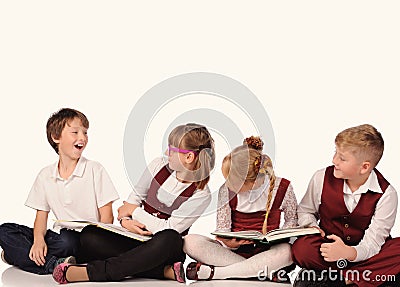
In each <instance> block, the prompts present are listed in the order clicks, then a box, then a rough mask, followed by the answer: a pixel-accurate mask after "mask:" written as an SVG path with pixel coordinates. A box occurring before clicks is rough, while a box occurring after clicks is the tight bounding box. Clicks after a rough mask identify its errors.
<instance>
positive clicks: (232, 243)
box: [216, 236, 254, 248]
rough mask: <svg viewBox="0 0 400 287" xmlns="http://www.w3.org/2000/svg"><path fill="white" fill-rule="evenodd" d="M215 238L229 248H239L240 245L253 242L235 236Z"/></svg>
mask: <svg viewBox="0 0 400 287" xmlns="http://www.w3.org/2000/svg"><path fill="white" fill-rule="evenodd" d="M216 239H217V240H218V241H221V242H223V243H224V244H225V245H226V246H228V247H229V248H239V247H240V246H242V245H246V244H253V243H254V242H253V241H251V240H246V239H237V238H223V237H219V236H217V237H216Z"/></svg>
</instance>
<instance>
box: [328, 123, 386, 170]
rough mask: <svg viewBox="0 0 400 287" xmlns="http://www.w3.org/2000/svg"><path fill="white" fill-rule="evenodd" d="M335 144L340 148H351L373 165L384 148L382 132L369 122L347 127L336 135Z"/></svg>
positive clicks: (378, 159)
mask: <svg viewBox="0 0 400 287" xmlns="http://www.w3.org/2000/svg"><path fill="white" fill-rule="evenodd" d="M335 144H336V145H337V146H338V147H339V148H350V150H351V152H352V153H353V154H354V155H355V156H357V157H358V158H360V159H362V160H363V161H369V162H370V163H371V165H372V167H375V166H376V165H377V164H378V162H379V161H380V159H381V158H382V155H383V150H384V141H383V138H382V135H381V133H380V132H378V130H377V129H376V128H374V127H373V126H371V125H369V124H364V125H360V126H356V127H351V128H348V129H345V130H344V131H342V132H340V133H339V134H338V135H337V136H336V138H335Z"/></svg>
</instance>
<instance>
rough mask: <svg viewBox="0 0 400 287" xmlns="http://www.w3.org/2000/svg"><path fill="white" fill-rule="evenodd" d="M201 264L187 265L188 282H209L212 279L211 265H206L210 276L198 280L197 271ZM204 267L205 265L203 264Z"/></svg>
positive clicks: (212, 270)
mask: <svg viewBox="0 0 400 287" xmlns="http://www.w3.org/2000/svg"><path fill="white" fill-rule="evenodd" d="M201 265H202V264H201V263H200V262H191V263H189V265H188V266H187V267H186V277H187V279H189V280H196V281H198V280H211V279H212V278H213V277H214V268H215V267H214V266H213V265H207V266H208V267H210V269H211V272H210V276H208V278H207V279H199V275H198V272H199V269H200V266H201ZM204 265H205V264H204Z"/></svg>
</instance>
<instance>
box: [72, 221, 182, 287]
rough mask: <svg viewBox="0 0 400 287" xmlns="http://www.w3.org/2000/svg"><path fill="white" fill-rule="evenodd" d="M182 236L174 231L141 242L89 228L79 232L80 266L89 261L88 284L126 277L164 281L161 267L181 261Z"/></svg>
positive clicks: (99, 229)
mask: <svg viewBox="0 0 400 287" xmlns="http://www.w3.org/2000/svg"><path fill="white" fill-rule="evenodd" d="M182 247H183V240H182V236H181V235H180V234H179V233H178V232H177V231H175V230H173V229H166V230H163V231H160V232H157V233H156V234H155V235H154V236H153V238H152V239H150V240H149V241H146V242H140V241H137V240H134V239H131V238H128V237H126V236H122V235H119V234H116V233H113V232H111V231H107V230H104V229H102V228H98V227H95V226H92V225H89V226H86V227H85V228H84V229H83V230H82V232H81V251H80V255H79V256H78V257H77V261H78V262H79V263H83V262H89V263H88V265H87V272H88V276H89V280H90V281H120V280H122V279H125V278H128V277H139V278H155V279H164V268H165V266H167V265H172V264H173V263H174V262H178V261H184V260H185V254H184V253H183V251H182Z"/></svg>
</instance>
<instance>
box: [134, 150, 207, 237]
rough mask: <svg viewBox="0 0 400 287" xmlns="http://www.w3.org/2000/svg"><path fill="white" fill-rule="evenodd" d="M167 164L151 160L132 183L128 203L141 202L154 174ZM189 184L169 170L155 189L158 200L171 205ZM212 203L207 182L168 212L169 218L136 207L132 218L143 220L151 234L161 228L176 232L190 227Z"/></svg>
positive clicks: (159, 160) (159, 159) (138, 203)
mask: <svg viewBox="0 0 400 287" xmlns="http://www.w3.org/2000/svg"><path fill="white" fill-rule="evenodd" d="M167 163H168V161H166V159H165V158H163V157H158V158H156V159H154V160H153V161H152V162H151V163H150V164H149V165H148V167H147V168H146V170H145V171H144V172H143V175H142V176H141V178H140V179H139V181H138V182H137V184H136V185H135V186H134V191H133V192H131V194H130V195H129V197H128V199H127V202H129V203H132V204H136V205H141V204H142V200H144V199H146V198H147V192H148V190H149V188H150V184H151V182H152V180H153V178H154V176H155V175H156V174H157V173H158V172H159V171H160V170H161V168H162V167H163V166H165V165H166V164H167ZM189 185H190V183H182V182H180V181H178V180H177V178H176V172H175V171H174V172H172V174H171V176H169V177H168V178H167V180H166V181H165V182H164V184H163V185H162V186H161V187H160V189H159V190H158V192H157V198H158V200H159V201H160V202H161V203H163V204H165V205H166V206H171V205H172V204H173V202H174V201H175V199H176V198H177V196H178V195H180V194H181V193H182V192H183V191H184V190H185V189H186V188H187V187H188V186H189ZM210 202H211V193H210V190H209V188H208V185H206V187H205V188H204V189H203V190H199V189H196V190H195V192H194V194H193V195H192V196H191V197H190V198H189V199H188V200H187V201H186V202H184V203H183V204H182V205H181V206H180V207H179V208H178V209H176V210H174V211H173V212H171V217H170V218H168V219H160V218H158V217H156V216H153V215H152V214H149V213H148V212H146V211H145V210H144V209H142V208H136V209H135V211H134V212H133V214H132V218H133V219H136V220H137V221H139V222H141V223H143V224H144V225H145V226H146V229H147V230H149V231H151V232H152V233H153V234H154V233H156V232H158V231H160V230H164V229H168V228H171V229H174V230H176V231H178V232H179V233H181V232H183V231H185V230H186V229H187V228H189V227H190V226H191V225H192V224H193V223H194V222H195V221H196V220H197V219H198V218H199V217H200V216H201V215H202V214H203V212H204V211H205V210H206V208H207V207H208V205H209V204H210Z"/></svg>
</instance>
